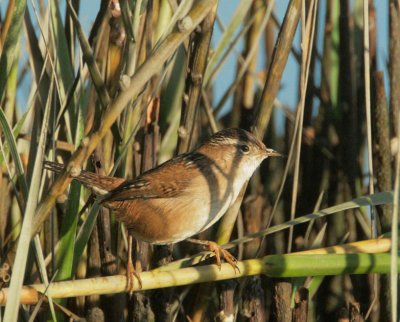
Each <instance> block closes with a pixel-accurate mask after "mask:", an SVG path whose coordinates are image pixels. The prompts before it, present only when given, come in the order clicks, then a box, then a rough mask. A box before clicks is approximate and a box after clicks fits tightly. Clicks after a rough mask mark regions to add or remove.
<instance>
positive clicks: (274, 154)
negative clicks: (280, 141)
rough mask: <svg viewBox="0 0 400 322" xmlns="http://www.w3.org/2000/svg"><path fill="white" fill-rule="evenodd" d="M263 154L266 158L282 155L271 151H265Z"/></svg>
mask: <svg viewBox="0 0 400 322" xmlns="http://www.w3.org/2000/svg"><path fill="white" fill-rule="evenodd" d="M265 154H266V155H267V157H283V155H282V154H280V153H279V152H276V151H275V150H272V149H266V150H265Z"/></svg>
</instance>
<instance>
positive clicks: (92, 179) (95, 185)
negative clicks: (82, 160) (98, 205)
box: [44, 161, 125, 196]
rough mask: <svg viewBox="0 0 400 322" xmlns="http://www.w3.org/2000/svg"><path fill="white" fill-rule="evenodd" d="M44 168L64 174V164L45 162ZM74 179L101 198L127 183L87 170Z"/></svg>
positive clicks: (120, 179)
mask: <svg viewBox="0 0 400 322" xmlns="http://www.w3.org/2000/svg"><path fill="white" fill-rule="evenodd" d="M44 168H45V169H47V170H50V171H53V172H55V173H62V172H63V171H64V164H61V163H57V162H51V161H45V162H44ZM74 179H75V180H77V181H79V182H80V183H82V184H83V185H84V186H85V187H87V188H89V189H91V190H92V191H93V193H94V194H96V195H99V196H101V195H105V194H107V193H108V192H110V191H111V190H113V189H115V188H116V187H118V186H119V185H120V184H121V183H123V182H124V181H125V180H124V179H122V178H117V177H108V176H102V175H99V174H97V173H93V172H88V171H85V170H82V171H81V173H80V174H79V175H78V176H76V177H74Z"/></svg>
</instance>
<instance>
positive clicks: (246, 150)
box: [240, 144, 250, 153]
mask: <svg viewBox="0 0 400 322" xmlns="http://www.w3.org/2000/svg"><path fill="white" fill-rule="evenodd" d="M240 151H242V152H243V153H249V151H250V148H249V146H248V145H246V144H244V145H241V146H240Z"/></svg>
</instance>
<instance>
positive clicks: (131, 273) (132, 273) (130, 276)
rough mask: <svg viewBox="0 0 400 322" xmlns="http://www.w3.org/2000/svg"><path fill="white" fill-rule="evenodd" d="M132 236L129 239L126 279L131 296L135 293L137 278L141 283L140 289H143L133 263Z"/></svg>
mask: <svg viewBox="0 0 400 322" xmlns="http://www.w3.org/2000/svg"><path fill="white" fill-rule="evenodd" d="M132 243H133V240H132V236H131V235H130V234H129V237H128V261H127V264H126V279H127V287H126V289H127V291H128V292H129V294H131V295H132V293H133V288H134V285H135V279H134V278H135V277H136V278H137V280H138V282H139V288H142V279H141V278H140V275H139V273H138V272H136V270H135V267H134V266H133V262H132Z"/></svg>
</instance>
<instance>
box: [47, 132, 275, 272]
mask: <svg viewBox="0 0 400 322" xmlns="http://www.w3.org/2000/svg"><path fill="white" fill-rule="evenodd" d="M269 156H280V154H279V153H278V152H276V151H274V150H272V149H268V148H266V146H265V145H264V143H262V142H261V141H260V140H259V139H258V138H256V137H255V136H254V135H253V134H251V133H249V132H247V131H245V130H242V129H226V130H222V131H220V132H217V133H215V134H214V135H212V136H211V137H210V138H209V139H208V140H206V141H205V142H204V143H203V144H202V145H200V146H199V147H198V148H197V149H196V150H194V151H193V152H190V153H185V154H181V155H178V156H177V157H175V158H173V159H171V160H169V161H167V162H165V163H163V164H161V165H159V166H158V167H156V168H154V169H152V170H149V171H147V172H144V173H143V174H141V175H140V176H138V177H136V178H135V179H132V180H125V179H122V178H116V177H108V176H101V175H98V174H95V173H91V172H86V171H82V172H81V174H80V175H79V176H77V177H75V178H74V179H76V180H78V181H80V182H82V183H83V184H84V185H85V186H87V187H88V188H90V189H92V191H93V192H94V193H95V194H96V195H97V196H98V198H99V199H100V202H101V204H102V205H103V206H104V207H107V208H109V209H111V210H113V211H114V212H115V214H116V218H117V220H119V221H121V222H123V223H124V224H125V225H126V227H127V228H128V229H129V230H130V232H131V234H132V235H133V236H134V237H135V238H137V239H139V240H142V241H146V242H149V243H152V244H170V243H176V242H179V241H181V240H184V239H187V238H189V237H191V236H193V235H195V234H197V233H199V232H201V231H203V230H205V229H207V228H208V227H210V226H211V225H212V224H214V223H215V222H216V221H217V220H218V219H220V218H221V217H222V215H223V214H224V213H225V212H226V210H227V209H228V208H229V207H230V206H231V205H232V204H233V202H234V201H235V200H236V198H237V196H238V194H239V192H240V191H241V189H242V187H243V185H244V184H245V183H246V182H247V181H248V180H249V179H250V177H251V176H252V174H253V173H254V171H255V170H256V169H257V167H258V166H259V165H260V163H261V162H262V161H263V160H264V159H266V158H268V157H269ZM45 167H46V168H47V169H49V170H52V171H56V172H60V171H62V169H63V165H61V164H57V163H52V162H46V165H45ZM224 252H225V253H224V254H223V255H225V257H227V256H226V255H227V252H226V251H224ZM216 255H218V254H216ZM228 257H229V255H228ZM232 258H233V257H232ZM228 261H232V259H229V258H228ZM231 264H232V263H231ZM232 265H233V264H232Z"/></svg>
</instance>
